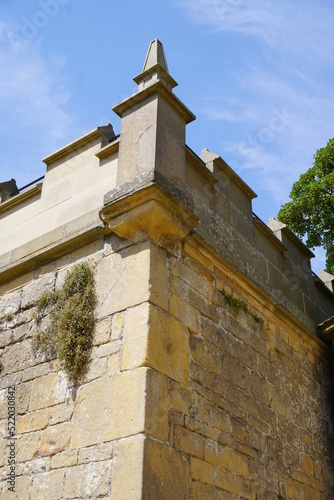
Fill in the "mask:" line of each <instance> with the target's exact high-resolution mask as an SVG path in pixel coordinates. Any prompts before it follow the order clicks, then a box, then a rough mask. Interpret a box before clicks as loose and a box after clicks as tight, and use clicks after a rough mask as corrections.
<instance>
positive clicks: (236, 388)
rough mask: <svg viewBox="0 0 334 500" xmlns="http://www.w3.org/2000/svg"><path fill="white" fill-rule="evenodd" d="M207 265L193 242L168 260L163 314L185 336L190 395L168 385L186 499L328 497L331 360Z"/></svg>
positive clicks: (332, 477)
mask: <svg viewBox="0 0 334 500" xmlns="http://www.w3.org/2000/svg"><path fill="white" fill-rule="evenodd" d="M212 257H214V256H213V255H212V253H211V255H210V252H208V250H207V249H206V250H205V249H203V248H201V246H200V245H199V244H198V242H196V240H192V241H190V242H189V244H186V245H185V251H184V253H183V256H182V258H181V259H175V258H171V261H170V306H169V312H170V314H171V315H172V316H174V317H176V318H178V319H180V320H181V319H182V318H185V322H186V324H187V326H188V328H189V332H190V338H189V350H190V382H189V386H187V385H182V384H180V383H178V382H176V381H173V382H172V383H171V385H170V399H169V400H170V408H169V416H170V417H169V418H170V442H171V444H172V445H173V446H174V447H175V448H176V449H178V450H181V451H182V452H183V453H185V454H186V456H187V457H188V458H189V463H190V476H191V480H192V482H191V498H192V499H194V498H196V499H203V498H214V499H216V498H217V499H220V498H222V499H232V498H247V499H265V500H267V499H273V500H274V499H275V500H276V499H278V498H284V499H287V498H289V499H309V500H311V499H312V500H313V499H320V498H332V497H333V491H334V473H333V470H334V468H333V465H334V464H333V438H334V434H333V409H334V407H333V405H334V399H333V372H332V363H333V358H332V356H331V355H329V353H328V350H327V348H326V347H325V346H324V345H321V342H319V341H317V340H315V339H310V338H309V335H308V334H307V332H306V331H305V330H304V329H303V328H302V327H301V326H300V325H297V324H296V323H293V322H292V321H291V319H290V318H288V317H287V316H286V315H285V314H282V313H280V312H279V311H278V310H277V309H276V308H275V307H273V305H272V304H271V303H270V301H268V300H264V297H263V296H261V294H259V293H258V292H257V291H256V290H255V289H254V288H253V289H252V288H250V287H249V284H247V283H246V282H245V281H244V279H243V278H242V277H241V276H240V275H239V276H238V275H236V274H235V273H233V272H231V268H229V266H228V265H226V263H224V262H222V261H221V260H220V259H217V258H212ZM222 290H225V291H228V292H230V291H231V290H232V291H233V292H234V295H235V297H238V298H239V299H240V300H243V301H244V302H245V303H247V305H248V311H249V312H244V311H241V312H239V313H237V312H236V310H235V308H234V307H233V305H230V304H229V303H228V302H227V301H226V298H225V296H224V295H223V294H222V293H221V292H222ZM252 313H253V315H252ZM254 313H256V315H255V318H256V319H257V320H256V319H254V317H253V316H254ZM259 318H262V319H263V320H264V324H261V323H258V322H257V321H259Z"/></svg>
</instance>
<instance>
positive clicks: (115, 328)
mask: <svg viewBox="0 0 334 500" xmlns="http://www.w3.org/2000/svg"><path fill="white" fill-rule="evenodd" d="M123 327H124V317H123V314H115V316H114V317H113V320H112V329H111V338H112V340H120V338H121V337H122V334H123Z"/></svg>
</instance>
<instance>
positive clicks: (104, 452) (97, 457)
mask: <svg viewBox="0 0 334 500" xmlns="http://www.w3.org/2000/svg"><path fill="white" fill-rule="evenodd" d="M113 449H114V445H113V443H102V444H98V445H97V446H90V447H89V448H82V449H80V450H79V464H86V463H89V462H100V461H106V460H111V459H112V457H113Z"/></svg>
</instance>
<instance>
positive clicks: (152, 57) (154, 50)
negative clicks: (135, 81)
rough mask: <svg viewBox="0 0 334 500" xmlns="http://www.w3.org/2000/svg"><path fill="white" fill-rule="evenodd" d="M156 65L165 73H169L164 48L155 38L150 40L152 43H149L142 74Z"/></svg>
mask: <svg viewBox="0 0 334 500" xmlns="http://www.w3.org/2000/svg"><path fill="white" fill-rule="evenodd" d="M156 64H159V65H160V66H161V67H162V68H163V69H164V70H165V71H167V73H169V71H168V66H167V60H166V56H165V51H164V47H163V45H162V43H161V42H160V40H158V39H157V38H156V39H155V40H152V42H151V43H150V46H149V48H148V51H147V54H146V59H145V62H144V66H143V71H142V73H144V71H147V70H148V69H150V68H152V67H153V66H155V65H156Z"/></svg>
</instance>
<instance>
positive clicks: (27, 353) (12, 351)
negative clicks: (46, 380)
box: [2, 340, 37, 375]
mask: <svg viewBox="0 0 334 500" xmlns="http://www.w3.org/2000/svg"><path fill="white" fill-rule="evenodd" d="M35 364H37V362H36V361H35V360H34V359H33V358H32V355H31V350H30V341H28V340H26V341H24V342H18V343H17V344H14V345H11V346H8V347H7V348H6V349H5V350H4V352H3V355H2V375H6V374H10V373H14V372H18V371H20V370H23V369H24V368H28V367H29V366H31V365H35Z"/></svg>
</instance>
